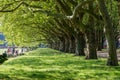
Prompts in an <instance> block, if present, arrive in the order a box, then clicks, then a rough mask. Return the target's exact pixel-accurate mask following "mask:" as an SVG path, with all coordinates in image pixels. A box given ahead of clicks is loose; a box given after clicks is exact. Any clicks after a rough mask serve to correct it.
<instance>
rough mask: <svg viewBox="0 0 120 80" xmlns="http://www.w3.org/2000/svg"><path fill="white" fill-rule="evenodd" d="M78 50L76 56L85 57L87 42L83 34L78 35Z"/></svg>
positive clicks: (76, 42)
mask: <svg viewBox="0 0 120 80" xmlns="http://www.w3.org/2000/svg"><path fill="white" fill-rule="evenodd" d="M75 44H76V50H75V54H76V55H79V56H85V52H84V48H85V41H84V35H83V34H80V33H78V34H76V38H75Z"/></svg>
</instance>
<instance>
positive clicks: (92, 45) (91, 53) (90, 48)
mask: <svg viewBox="0 0 120 80" xmlns="http://www.w3.org/2000/svg"><path fill="white" fill-rule="evenodd" d="M85 38H86V48H87V53H86V59H97V51H96V40H95V32H94V30H89V31H87V32H86V33H85Z"/></svg>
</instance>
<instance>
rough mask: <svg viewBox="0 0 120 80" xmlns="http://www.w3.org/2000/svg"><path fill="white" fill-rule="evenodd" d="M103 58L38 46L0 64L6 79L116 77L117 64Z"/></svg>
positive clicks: (110, 79)
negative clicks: (92, 58)
mask: <svg viewBox="0 0 120 80" xmlns="http://www.w3.org/2000/svg"><path fill="white" fill-rule="evenodd" d="M105 61H106V59H99V60H89V61H88V60H85V59H84V57H78V56H73V55H72V54H64V53H61V52H59V51H56V50H52V49H48V48H47V49H44V48H43V49H37V50H35V51H32V52H29V53H26V55H24V56H21V57H17V58H11V59H9V60H8V61H6V62H5V63H4V64H3V65H1V66H0V71H1V73H0V79H6V80H11V79H12V80H13V79H16V80H35V79H36V80H37V79H38V80H46V79H47V80H96V79H97V80H116V79H118V80H119V79H120V77H119V75H120V72H119V70H120V67H108V66H105V63H106V62H105Z"/></svg>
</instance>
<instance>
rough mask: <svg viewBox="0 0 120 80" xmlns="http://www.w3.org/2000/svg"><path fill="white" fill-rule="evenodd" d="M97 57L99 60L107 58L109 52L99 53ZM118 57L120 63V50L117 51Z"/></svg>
mask: <svg viewBox="0 0 120 80" xmlns="http://www.w3.org/2000/svg"><path fill="white" fill-rule="evenodd" d="M97 56H98V57H99V58H107V57H108V52H107V51H98V52H97ZM117 57H118V60H119V61H120V50H117Z"/></svg>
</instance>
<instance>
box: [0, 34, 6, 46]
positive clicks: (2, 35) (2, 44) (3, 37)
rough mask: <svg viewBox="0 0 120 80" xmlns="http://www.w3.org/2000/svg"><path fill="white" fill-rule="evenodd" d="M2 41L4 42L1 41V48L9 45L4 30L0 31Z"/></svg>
mask: <svg viewBox="0 0 120 80" xmlns="http://www.w3.org/2000/svg"><path fill="white" fill-rule="evenodd" d="M0 41H1V42H3V43H0V48H4V47H7V42H6V40H5V35H4V34H3V33H2V32H0Z"/></svg>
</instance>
